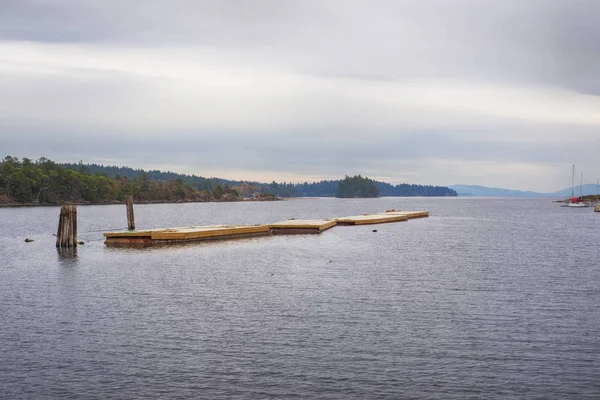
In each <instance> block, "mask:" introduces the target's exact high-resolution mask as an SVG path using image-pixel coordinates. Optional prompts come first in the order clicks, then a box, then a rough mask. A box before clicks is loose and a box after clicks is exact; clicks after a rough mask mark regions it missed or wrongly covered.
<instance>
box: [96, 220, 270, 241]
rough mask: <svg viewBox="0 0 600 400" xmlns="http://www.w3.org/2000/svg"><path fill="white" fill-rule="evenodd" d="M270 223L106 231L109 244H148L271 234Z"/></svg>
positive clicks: (105, 234)
mask: <svg viewBox="0 0 600 400" xmlns="http://www.w3.org/2000/svg"><path fill="white" fill-rule="evenodd" d="M270 233H271V230H270V228H269V226H268V225H211V226H190V227H185V228H168V229H150V230H142V231H122V232H106V233H104V236H105V237H106V241H105V242H104V243H105V244H106V245H107V246H136V245H139V246H148V245H151V244H167V243H177V242H183V241H193V240H210V239H227V238H234V237H245V236H260V235H269V234H270Z"/></svg>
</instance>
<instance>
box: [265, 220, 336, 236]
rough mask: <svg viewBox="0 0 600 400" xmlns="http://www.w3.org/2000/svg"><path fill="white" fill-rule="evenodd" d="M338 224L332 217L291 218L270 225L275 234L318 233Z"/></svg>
mask: <svg viewBox="0 0 600 400" xmlns="http://www.w3.org/2000/svg"><path fill="white" fill-rule="evenodd" d="M336 225H337V222H336V221H335V220H330V219H290V220H288V221H283V222H276V223H274V224H271V225H269V228H271V231H272V232H273V234H274V235H293V234H307V233H308V234H311V233H313V234H318V233H321V232H323V231H326V230H327V229H330V228H333V227H334V226H336Z"/></svg>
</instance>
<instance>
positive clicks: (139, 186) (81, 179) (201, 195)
mask: <svg viewBox="0 0 600 400" xmlns="http://www.w3.org/2000/svg"><path fill="white" fill-rule="evenodd" d="M356 178H360V179H358V180H356ZM348 179H350V184H349V181H348ZM352 179H354V180H352ZM365 179H366V180H368V182H369V184H368V185H367V186H368V190H366V191H365V189H364V188H365V186H364V185H363V184H364V181H363V180H365ZM340 190H341V191H340ZM128 195H132V196H133V197H134V200H135V201H136V202H137V203H171V202H204V201H241V200H244V199H252V200H274V199H277V198H286V197H377V196H456V192H455V191H453V190H452V189H449V188H447V187H443V186H423V185H409V184H400V185H391V184H389V183H385V182H378V181H374V180H371V179H369V178H363V177H361V176H358V177H352V178H350V177H346V178H344V179H343V180H323V181H320V182H312V183H308V182H304V183H288V182H283V183H278V182H271V183H262V182H255V181H241V180H240V181H236V180H228V179H221V178H206V177H202V176H197V175H185V174H177V173H174V172H163V171H158V170H150V171H146V170H142V169H132V168H129V167H115V166H103V165H98V164H83V163H81V162H79V163H63V164H60V163H56V162H54V161H52V160H49V159H47V158H40V159H38V160H35V161H34V160H31V159H28V158H23V159H19V158H16V157H10V156H7V157H5V158H4V159H3V160H2V161H0V204H4V205H56V204H61V203H65V202H70V203H76V204H113V203H121V202H123V201H124V200H125V198H126V196H128Z"/></svg>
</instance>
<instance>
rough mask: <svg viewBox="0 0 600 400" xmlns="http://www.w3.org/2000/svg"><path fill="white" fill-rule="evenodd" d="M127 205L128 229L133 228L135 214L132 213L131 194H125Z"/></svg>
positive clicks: (132, 229)
mask: <svg viewBox="0 0 600 400" xmlns="http://www.w3.org/2000/svg"><path fill="white" fill-rule="evenodd" d="M125 204H126V206H127V229H128V230H130V231H134V230H135V216H134V215H133V196H127V200H125Z"/></svg>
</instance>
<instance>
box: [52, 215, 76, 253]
mask: <svg viewBox="0 0 600 400" xmlns="http://www.w3.org/2000/svg"><path fill="white" fill-rule="evenodd" d="M56 247H59V248H69V247H71V248H73V247H77V207H76V206H74V205H70V204H65V205H63V206H61V207H60V216H59V218H58V231H57V233H56Z"/></svg>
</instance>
